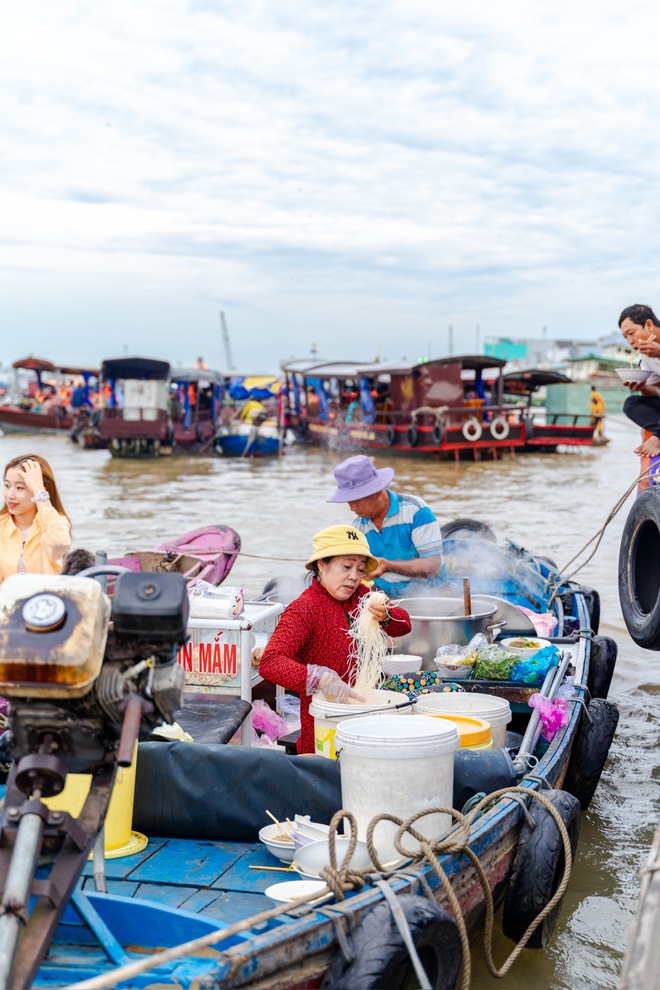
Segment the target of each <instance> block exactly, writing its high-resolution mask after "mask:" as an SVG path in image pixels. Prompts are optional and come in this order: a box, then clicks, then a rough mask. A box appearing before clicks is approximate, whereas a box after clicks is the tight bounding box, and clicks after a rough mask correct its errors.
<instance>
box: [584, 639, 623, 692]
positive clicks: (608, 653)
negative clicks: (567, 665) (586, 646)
mask: <svg viewBox="0 0 660 990" xmlns="http://www.w3.org/2000/svg"><path fill="white" fill-rule="evenodd" d="M618 652H619V647H618V646H617V644H616V643H615V642H614V640H613V639H610V637H609V636H594V638H593V639H592V641H591V649H590V652H589V673H588V675H587V687H588V689H589V694H590V696H591V697H592V698H607V696H608V694H609V693H610V684H611V683H612V676H613V674H614V668H615V666H616V658H617V654H618Z"/></svg>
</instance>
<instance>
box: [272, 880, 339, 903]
mask: <svg viewBox="0 0 660 990" xmlns="http://www.w3.org/2000/svg"><path fill="white" fill-rule="evenodd" d="M327 886H328V885H327V884H326V883H325V882H324V881H323V880H285V881H284V883H274V884H273V885H272V886H271V887H266V890H265V891H264V893H265V895H266V897H270V898H271V899H272V900H273V901H283V902H286V901H295V900H296V898H297V897H305V896H306V895H307V894H320V892H321V891H322V890H326V889H327Z"/></svg>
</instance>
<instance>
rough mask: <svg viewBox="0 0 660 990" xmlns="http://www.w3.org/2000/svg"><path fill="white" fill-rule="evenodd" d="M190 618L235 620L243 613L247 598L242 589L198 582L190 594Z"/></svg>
mask: <svg viewBox="0 0 660 990" xmlns="http://www.w3.org/2000/svg"><path fill="white" fill-rule="evenodd" d="M188 602H189V604H190V617H191V618H197V619H203V618H205V617H207V616H208V617H209V618H213V619H235V618H236V616H238V615H240V614H241V613H242V612H243V608H244V605H245V596H244V595H243V589H242V588H229V587H223V588H218V587H217V586H216V585H215V584H209V582H208V581H197V582H196V584H195V585H194V586H193V587H192V588H191V589H190V591H189V593H188Z"/></svg>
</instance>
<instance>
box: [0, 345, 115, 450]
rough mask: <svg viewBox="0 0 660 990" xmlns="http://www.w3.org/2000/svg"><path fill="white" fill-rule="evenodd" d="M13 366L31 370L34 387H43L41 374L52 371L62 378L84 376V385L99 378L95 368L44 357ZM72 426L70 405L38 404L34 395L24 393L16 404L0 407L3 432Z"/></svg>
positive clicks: (58, 430) (58, 429)
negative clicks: (65, 363)
mask: <svg viewBox="0 0 660 990" xmlns="http://www.w3.org/2000/svg"><path fill="white" fill-rule="evenodd" d="M12 367H13V368H16V369H17V370H18V369H22V370H24V371H33V372H34V373H35V376H36V389H41V387H42V384H43V382H42V375H44V374H47V373H51V374H55V375H58V376H63V377H64V378H83V379H84V380H85V383H86V386H88V385H89V381H90V379H91V378H98V374H99V372H98V370H94V369H90V368H80V367H73V366H71V365H66V366H60V365H56V364H53V363H52V361H46V360H45V359H44V358H37V357H28V358H21V360H19V361H14V363H13V365H12ZM74 425H75V412H74V410H73V409H72V408H71V407H70V406H65V405H61V404H59V403H58V404H54V405H52V404H49V405H47V406H44V407H40V406H37V405H36V404H35V401H34V398H33V397H30V396H28V395H26V396H25V397H24V398H23V399H21V400H19V401H18V402H17V403H15V404H12V403H8V404H6V405H1V406H0V429H1V430H2V431H3V432H4V433H70V431H71V430H72V428H73V427H74Z"/></svg>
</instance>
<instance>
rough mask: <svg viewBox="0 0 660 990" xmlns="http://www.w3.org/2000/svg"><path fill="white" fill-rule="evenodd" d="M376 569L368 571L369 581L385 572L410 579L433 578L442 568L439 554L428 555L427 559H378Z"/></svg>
mask: <svg viewBox="0 0 660 990" xmlns="http://www.w3.org/2000/svg"><path fill="white" fill-rule="evenodd" d="M377 559H378V567H377V568H376V570H375V571H370V572H369V574H368V575H367V577H368V578H369V579H374V580H375V579H376V578H379V577H380V576H381V575H382V574H385V572H386V571H390V572H391V573H393V574H402V575H403V576H404V577H410V578H434V577H437V576H438V574H439V573H440V568H441V566H442V556H441V554H439V553H434V554H430V555H429V556H428V557H415V558H414V559H413V560H385V558H384V557H378V558H377Z"/></svg>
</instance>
